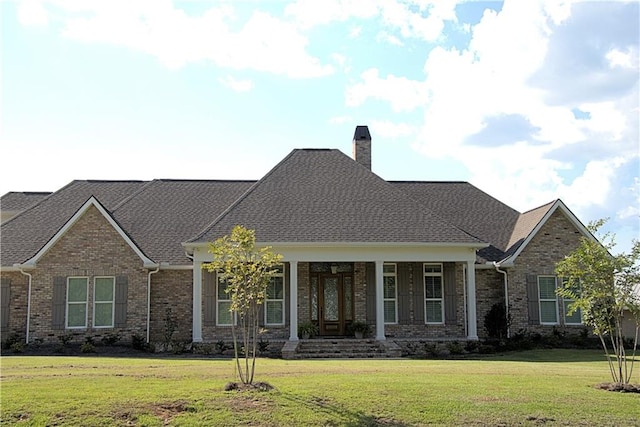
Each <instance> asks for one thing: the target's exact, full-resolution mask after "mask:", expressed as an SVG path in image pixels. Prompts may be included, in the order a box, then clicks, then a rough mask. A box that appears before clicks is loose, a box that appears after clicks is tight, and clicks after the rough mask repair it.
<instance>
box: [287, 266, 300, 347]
mask: <svg viewBox="0 0 640 427" xmlns="http://www.w3.org/2000/svg"><path fill="white" fill-rule="evenodd" d="M289 311H290V313H289V341H298V261H295V260H292V261H289Z"/></svg>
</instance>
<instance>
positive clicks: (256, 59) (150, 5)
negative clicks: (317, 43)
mask: <svg viewBox="0 0 640 427" xmlns="http://www.w3.org/2000/svg"><path fill="white" fill-rule="evenodd" d="M58 5H59V7H62V8H66V11H67V14H66V15H64V14H63V15H62V16H63V18H62V19H63V31H62V32H63V35H65V36H66V37H68V38H71V39H74V40H78V41H81V42H85V43H106V44H114V45H119V46H125V47H128V48H131V49H134V50H138V51H141V52H145V53H147V54H150V55H153V56H155V57H157V58H158V60H159V61H161V62H162V63H163V64H165V65H166V66H167V67H170V68H179V67H182V66H184V65H186V64H188V63H192V62H199V61H205V60H209V61H212V62H213V63H215V64H216V65H218V66H221V67H224V68H230V69H236V70H257V71H262V72H266V73H273V74H279V75H285V76H287V77H291V78H312V77H321V76H326V75H329V74H332V73H333V72H334V71H335V70H334V68H333V67H332V66H331V65H328V64H322V63H321V62H320V60H319V59H318V58H315V57H313V56H311V55H310V54H309V53H308V52H307V50H306V49H307V45H308V40H307V38H306V36H304V35H303V34H302V33H300V32H299V30H298V29H297V27H296V26H295V25H293V24H291V23H289V22H286V21H283V20H281V19H278V18H275V17H273V16H271V15H269V14H267V13H264V12H260V11H254V13H253V14H252V15H251V16H250V18H249V19H248V20H247V21H246V23H244V26H242V27H241V28H240V30H238V31H233V30H231V28H230V24H229V21H230V20H231V19H232V18H233V17H234V14H233V9H232V8H231V7H230V6H229V5H226V4H220V5H216V6H214V7H211V8H209V9H208V10H206V11H205V12H204V13H202V14H201V15H197V16H191V15H188V14H187V13H185V11H183V10H181V9H178V8H175V7H174V6H173V4H172V3H171V2H169V1H162V2H160V1H158V2H132V4H131V5H129V3H127V7H123V3H121V2H87V3H86V4H83V3H77V2H60V3H59V4H58Z"/></svg>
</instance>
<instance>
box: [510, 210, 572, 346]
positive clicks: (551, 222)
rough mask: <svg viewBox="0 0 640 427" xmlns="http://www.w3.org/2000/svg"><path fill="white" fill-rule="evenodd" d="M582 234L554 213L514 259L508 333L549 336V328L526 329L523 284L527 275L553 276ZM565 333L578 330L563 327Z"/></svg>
mask: <svg viewBox="0 0 640 427" xmlns="http://www.w3.org/2000/svg"><path fill="white" fill-rule="evenodd" d="M581 236H582V234H581V233H580V231H579V230H578V229H577V228H575V227H574V225H573V224H572V223H571V222H570V221H569V219H567V217H566V216H565V215H564V214H563V213H562V212H561V211H560V210H559V209H558V210H556V211H555V212H554V213H553V214H552V215H551V217H550V218H549V219H548V221H547V222H546V223H545V225H544V226H543V227H542V228H541V229H540V230H539V231H538V233H537V234H536V236H535V237H534V238H533V239H532V240H531V242H529V244H528V245H527V247H526V248H525V249H524V250H523V251H522V252H521V253H520V255H519V256H518V258H517V259H516V262H515V265H514V267H513V268H510V269H509V270H508V273H509V309H510V312H511V317H512V327H511V331H512V333H513V332H517V331H518V330H519V329H527V330H529V331H533V332H540V333H544V334H546V333H549V332H551V330H552V328H553V326H547V325H545V326H542V325H530V324H529V315H528V308H527V288H526V280H527V275H528V274H536V275H542V274H544V275H546V274H548V275H554V274H555V273H554V272H555V266H556V263H557V262H558V261H560V260H562V259H563V258H564V257H565V256H566V255H568V254H569V253H570V252H571V251H573V250H574V249H575V248H576V247H577V246H578V245H579V243H580V237H581ZM564 328H566V329H567V330H570V331H571V330H573V331H577V330H581V329H582V326H566V327H564Z"/></svg>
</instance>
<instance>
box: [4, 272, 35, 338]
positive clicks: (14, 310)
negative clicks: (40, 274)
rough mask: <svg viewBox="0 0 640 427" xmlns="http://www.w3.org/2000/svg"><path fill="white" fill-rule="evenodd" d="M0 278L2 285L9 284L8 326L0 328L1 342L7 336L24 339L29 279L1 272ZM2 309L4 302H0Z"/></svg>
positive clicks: (19, 274)
mask: <svg viewBox="0 0 640 427" xmlns="http://www.w3.org/2000/svg"><path fill="white" fill-rule="evenodd" d="M0 278H1V279H2V282H3V283H8V284H9V301H8V305H9V313H8V314H9V316H8V317H9V319H8V321H9V324H8V326H7V328H2V337H1V340H2V341H4V340H6V339H7V338H8V337H9V335H11V334H17V335H18V336H20V337H22V338H23V339H24V338H25V335H26V334H25V332H26V330H27V294H28V292H29V279H28V277H27V276H25V275H23V274H22V273H19V272H4V271H3V272H2V273H1V274H0ZM2 303H3V304H2V307H3V308H4V304H5V301H2Z"/></svg>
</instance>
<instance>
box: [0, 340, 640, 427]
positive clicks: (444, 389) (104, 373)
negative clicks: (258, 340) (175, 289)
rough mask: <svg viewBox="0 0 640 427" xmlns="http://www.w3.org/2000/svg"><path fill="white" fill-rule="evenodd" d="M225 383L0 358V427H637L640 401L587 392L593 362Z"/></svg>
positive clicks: (225, 375)
mask: <svg viewBox="0 0 640 427" xmlns="http://www.w3.org/2000/svg"><path fill="white" fill-rule="evenodd" d="M638 372H640V365H639V366H638ZM232 380H234V363H233V361H232V360H228V359H199V358H193V359H189V358H173V359H172V358H165V357H158V358H153V357H150V358H140V357H136V358H122V357H118V358H112V357H99V356H87V357H63V356H55V357H44V356H32V357H29V356H25V357H22V356H11V357H3V358H2V377H1V385H2V425H24V426H31V425H33V426H40V425H42V426H44V425H70V426H71V425H74V426H75V425H84V426H99V425H103V426H112V425H121V426H128V425H135V426H162V425H176V426H189V425H224V426H233V425H251V426H293V425H311V426H396V427H397V426H413V425H523V426H527V425H531V426H539V425H542V424H544V425H545V426H549V425H551V426H555V425H563V426H565V425H571V426H576V425H577V426H591V425H605V426H607V425H609V426H634V425H635V426H637V425H640V396H639V395H638V394H625V393H614V392H606V391H602V390H598V389H595V388H594V387H593V386H594V385H595V384H598V383H601V382H606V381H609V372H608V367H607V364H606V362H605V361H604V358H603V356H602V354H601V352H594V351H570V350H544V351H542V350H539V351H530V352H523V353H511V354H507V355H502V356H493V357H488V358H483V359H481V360H408V359H407V360H404V359H402V360H321V361H286V360H273V359H259V360H258V365H257V377H256V380H257V381H265V382H268V383H270V384H271V385H273V386H274V387H276V389H275V390H272V391H270V392H259V391H241V392H238V391H233V392H225V391H223V387H224V385H225V384H226V383H227V382H229V381H232ZM634 382H640V376H638V375H634Z"/></svg>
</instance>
